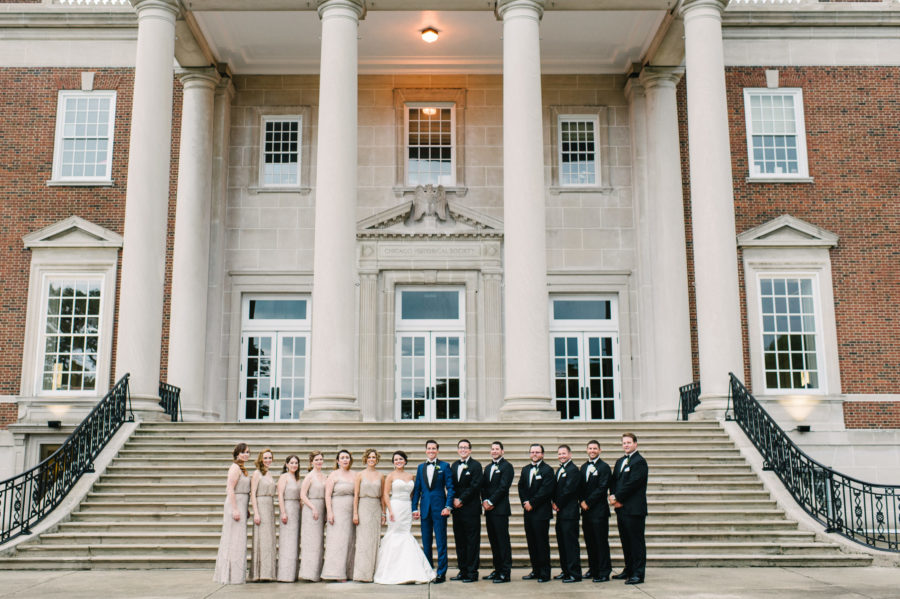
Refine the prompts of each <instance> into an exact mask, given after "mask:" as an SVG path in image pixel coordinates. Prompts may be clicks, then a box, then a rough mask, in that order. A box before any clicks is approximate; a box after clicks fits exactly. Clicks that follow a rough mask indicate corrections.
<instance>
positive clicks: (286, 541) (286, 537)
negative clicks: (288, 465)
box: [276, 475, 300, 582]
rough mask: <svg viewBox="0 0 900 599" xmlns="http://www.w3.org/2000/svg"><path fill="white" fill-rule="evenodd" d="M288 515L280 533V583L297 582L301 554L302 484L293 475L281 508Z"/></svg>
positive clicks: (289, 477) (286, 486)
mask: <svg viewBox="0 0 900 599" xmlns="http://www.w3.org/2000/svg"><path fill="white" fill-rule="evenodd" d="M280 509H281V511H282V512H284V513H285V514H287V518H288V521H287V524H285V523H284V522H282V523H281V527H280V528H279V531H278V576H276V580H278V581H279V582H294V581H295V580H297V567H298V566H299V565H300V561H299V559H298V557H299V553H300V483H299V482H297V481H296V480H295V479H294V476H293V475H288V476H287V484H285V486H284V505H282V506H280Z"/></svg>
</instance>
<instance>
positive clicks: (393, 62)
mask: <svg viewBox="0 0 900 599" xmlns="http://www.w3.org/2000/svg"><path fill="white" fill-rule="evenodd" d="M641 1H644V0H641ZM655 1H657V2H658V0H655ZM195 8H197V7H196V6H195ZM665 13H666V11H665V10H664V9H659V10H604V11H599V10H596V11H584V10H548V11H546V12H545V14H544V18H543V22H542V24H541V62H542V71H543V72H544V73H552V74H564V73H624V72H625V71H627V69H628V67H629V65H630V64H631V63H633V62H637V61H639V60H640V59H641V58H642V57H643V56H644V54H645V53H646V51H647V48H648V47H649V46H650V44H651V42H652V40H653V38H654V35H656V33H657V31H658V29H659V28H660V24H661V23H662V21H663V19H664V17H665ZM193 15H194V16H195V18H196V20H197V23H198V25H199V27H200V29H201V31H202V32H203V35H204V37H205V38H206V41H207V42H208V44H209V46H210V49H211V50H212V52H213V54H214V56H215V58H216V60H217V61H218V62H223V63H228V64H229V65H230V67H231V69H232V72H234V73H238V74H311V73H318V71H319V44H320V28H321V25H320V21H319V17H318V15H317V14H316V12H315V11H314V10H295V11H291V10H277V11H264V10H259V11H252V10H250V11H248V10H242V11H227V10H209V11H197V10H195V11H194V12H193ZM425 27H434V28H436V29H437V30H438V31H440V33H441V36H440V39H439V40H438V41H437V42H436V43H434V44H426V43H425V42H423V41H422V40H421V38H420V37H419V32H420V31H421V30H422V29H424V28H425ZM502 28H503V26H502V23H501V22H499V21H498V20H497V19H496V18H495V16H494V13H493V11H491V10H480V11H476V10H456V11H386V10H369V11H368V12H367V14H366V15H365V18H364V19H363V20H362V21H360V24H359V71H360V73H361V74H383V73H500V72H501V60H502V39H501V35H502Z"/></svg>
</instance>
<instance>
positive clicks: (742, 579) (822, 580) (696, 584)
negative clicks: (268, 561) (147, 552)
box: [0, 567, 900, 599]
mask: <svg viewBox="0 0 900 599" xmlns="http://www.w3.org/2000/svg"><path fill="white" fill-rule="evenodd" d="M523 574H525V571H524V570H517V571H514V576H513V582H512V583H510V584H504V585H495V584H491V583H490V582H488V581H479V582H478V583H475V584H462V583H460V582H448V583H445V584H441V585H416V586H394V587H386V586H380V585H373V584H362V583H343V584H340V583H329V584H325V583H296V584H280V583H258V584H247V585H237V586H222V585H219V584H216V583H213V582H212V580H211V579H212V572H210V571H208V570H129V571H124V570H113V571H68V572H61V571H24V570H23V571H5V572H0V598H2V599H7V598H13V597H15V598H22V599H25V598H27V599H36V598H41V599H44V598H47V599H57V598H58V599H81V598H84V599H88V598H89V599H97V598H102V599H118V598H120V597H121V598H142V599H156V598H158V599H206V598H207V597H209V598H213V599H225V598H229V597H230V598H238V597H240V598H244V597H265V598H267V599H270V598H271V599H277V598H280V597H334V596H335V595H336V594H338V593H339V594H340V595H343V596H347V597H376V598H377V597H384V598H389V597H390V598H393V597H422V598H427V599H442V598H447V599H449V598H453V597H458V598H465V599H470V598H472V597H487V598H493V597H497V598H499V597H509V598H514V597H516V598H517V597H523V596H524V597H528V598H529V599H534V598H538V597H588V596H590V597H610V598H613V597H615V598H617V599H619V598H623V599H629V598H635V599H647V598H653V599H670V598H671V599H675V598H679V599H682V598H685V597H692V598H697V599H732V598H741V599H745V598H749V599H757V598H758V599H762V598H766V599H772V598H775V597H779V598H781V597H784V598H789V599H797V598H805V597H810V598H812V597H815V598H816V599H838V598H840V599H897V598H898V597H900V568H874V567H872V568H662V569H655V570H650V573H649V578H648V579H647V582H646V583H644V584H642V585H638V586H625V585H624V584H623V583H621V582H619V581H612V582H607V583H601V584H594V583H590V582H581V583H579V584H562V583H560V582H551V583H546V584H537V583H533V582H525V581H523V580H520V578H521V576H522V575H523Z"/></svg>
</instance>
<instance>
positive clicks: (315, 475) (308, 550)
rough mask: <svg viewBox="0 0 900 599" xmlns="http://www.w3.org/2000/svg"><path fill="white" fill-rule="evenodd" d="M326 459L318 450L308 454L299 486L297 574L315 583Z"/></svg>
mask: <svg viewBox="0 0 900 599" xmlns="http://www.w3.org/2000/svg"><path fill="white" fill-rule="evenodd" d="M324 465H325V456H324V455H322V452H321V451H313V452H312V453H310V454H309V467H308V468H307V469H308V470H309V474H307V475H306V477H305V478H304V479H303V485H302V486H301V487H300V503H302V504H303V507H302V508H301V509H302V516H301V520H302V523H301V525H300V572H299V573H298V574H297V577H298V578H301V579H303V580H309V581H312V582H317V581H319V580H320V579H321V575H322V553H323V552H324V548H325V474H324V473H323V472H322V466H324Z"/></svg>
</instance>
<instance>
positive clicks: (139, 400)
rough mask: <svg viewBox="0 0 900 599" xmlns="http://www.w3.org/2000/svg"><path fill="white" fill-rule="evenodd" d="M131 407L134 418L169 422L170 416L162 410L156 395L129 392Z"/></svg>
mask: <svg viewBox="0 0 900 599" xmlns="http://www.w3.org/2000/svg"><path fill="white" fill-rule="evenodd" d="M131 409H132V410H133V411H134V417H135V419H136V420H140V421H142V422H171V421H172V418H171V417H170V416H169V415H168V414H166V413H165V412H163V409H162V406H160V405H159V396H158V395H136V394H134V393H132V394H131Z"/></svg>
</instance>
